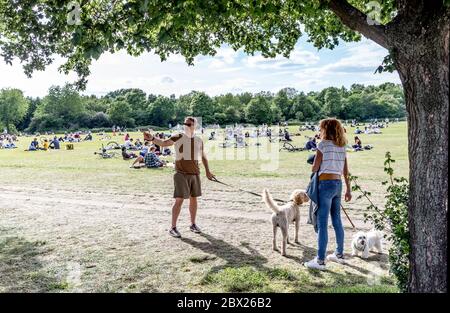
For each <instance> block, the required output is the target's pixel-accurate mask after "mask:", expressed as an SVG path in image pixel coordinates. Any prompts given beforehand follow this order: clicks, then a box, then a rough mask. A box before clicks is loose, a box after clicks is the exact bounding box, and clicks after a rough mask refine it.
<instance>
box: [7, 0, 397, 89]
mask: <svg viewBox="0 0 450 313" xmlns="http://www.w3.org/2000/svg"><path fill="white" fill-rule="evenodd" d="M329 2H330V1H329V0H322V1H320V0H302V1H298V0H233V1H230V0H178V1H168V0H128V1H125V0H124V1H119V0H90V1H88V0H79V23H72V22H71V23H68V17H69V18H71V21H75V20H76V19H77V18H78V15H77V13H78V11H77V9H76V8H74V7H72V6H71V5H69V4H70V3H73V1H68V0H65V1H57V0H0V53H1V56H2V57H3V58H4V60H5V61H6V62H7V63H9V64H11V63H12V61H13V60H14V59H15V58H18V59H19V60H20V61H22V62H23V64H24V65H23V68H24V71H25V73H26V74H27V75H28V76H31V74H32V73H33V71H35V70H44V69H45V67H46V66H47V65H49V64H50V63H52V61H53V58H54V56H55V55H59V56H61V57H62V58H64V59H65V60H66V63H65V64H63V65H62V66H61V68H60V69H61V70H62V71H63V72H65V73H68V72H70V71H75V72H76V73H77V74H78V75H79V81H78V82H77V86H78V87H80V88H84V87H85V85H86V82H87V80H86V79H87V77H88V75H89V65H90V64H91V62H92V60H93V59H98V58H99V57H100V56H101V55H102V54H103V53H105V52H111V53H114V52H117V51H119V50H122V49H125V50H126V51H127V53H129V54H130V55H133V56H137V55H140V54H142V53H144V52H149V51H152V52H154V53H156V54H157V55H159V56H160V58H161V60H165V59H167V57H168V55H170V54H180V55H182V56H184V57H185V59H186V61H187V62H188V63H189V64H193V61H194V57H195V56H197V55H214V54H215V53H216V51H217V48H219V47H220V46H221V45H222V44H225V43H227V44H229V45H230V46H231V47H232V48H233V49H235V50H238V49H241V48H242V49H243V50H244V51H245V52H246V53H248V54H253V53H255V52H256V51H260V52H261V53H262V55H263V56H265V57H274V56H275V55H276V54H282V55H284V56H286V57H287V56H289V53H290V52H291V51H292V50H293V49H294V46H295V44H296V43H297V41H298V39H299V37H300V36H301V35H302V34H303V32H306V33H307V34H308V35H309V41H311V42H312V43H313V44H314V45H315V46H316V47H317V48H330V49H332V48H333V47H335V46H336V45H337V44H338V42H339V39H342V40H344V41H354V40H359V39H360V35H359V34H357V33H356V32H354V31H352V30H350V28H348V27H347V26H345V25H344V24H342V22H341V20H340V19H339V18H338V17H337V16H336V15H335V14H334V13H333V12H332V11H331V10H330V9H328V7H329ZM367 2H368V1H364V0H354V1H350V4H352V5H353V6H354V7H356V8H358V9H360V10H361V11H366V12H371V11H373V10H374V8H372V7H370V6H369V7H366V4H367ZM378 2H379V3H380V4H381V7H380V8H381V11H380V15H379V19H380V20H381V21H382V22H388V21H389V20H390V19H391V17H392V16H393V12H395V10H394V2H395V1H394V0H380V1H378ZM76 21H78V20H76ZM71 24H72V25H71Z"/></svg>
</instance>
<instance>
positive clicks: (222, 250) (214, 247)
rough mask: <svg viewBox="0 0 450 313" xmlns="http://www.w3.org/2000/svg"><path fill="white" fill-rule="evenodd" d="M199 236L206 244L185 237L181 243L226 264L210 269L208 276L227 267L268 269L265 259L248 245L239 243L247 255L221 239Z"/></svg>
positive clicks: (204, 235) (205, 235) (206, 235)
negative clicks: (213, 256)
mask: <svg viewBox="0 0 450 313" xmlns="http://www.w3.org/2000/svg"><path fill="white" fill-rule="evenodd" d="M200 236H202V237H203V238H205V239H206V240H208V242H200V241H195V240H193V239H190V238H185V237H182V238H181V241H183V242H185V243H187V244H189V245H191V246H192V247H194V248H196V249H199V250H201V251H203V252H204V253H207V254H212V255H215V256H216V257H217V258H220V259H222V260H224V261H225V262H226V263H225V264H223V265H219V266H215V267H213V268H211V269H210V271H209V274H213V273H217V272H218V271H220V270H222V269H224V268H227V267H242V266H254V267H255V268H256V269H258V270H269V268H268V267H266V266H265V264H266V263H267V261H268V260H267V258H266V257H264V256H263V255H261V254H260V253H259V252H258V251H257V250H255V249H254V248H252V247H251V246H250V244H249V243H245V242H244V243H241V246H242V247H244V248H246V249H247V250H248V253H247V252H244V251H243V250H241V249H239V248H238V247H236V246H234V245H232V244H229V243H227V242H225V241H224V240H222V239H217V238H215V237H213V236H211V235H208V234H205V233H202V234H200Z"/></svg>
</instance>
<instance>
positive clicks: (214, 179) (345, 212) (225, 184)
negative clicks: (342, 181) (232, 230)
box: [211, 177, 356, 229]
mask: <svg viewBox="0 0 450 313" xmlns="http://www.w3.org/2000/svg"><path fill="white" fill-rule="evenodd" d="M211 180H212V181H213V182H216V183H219V184H222V185H224V186H227V187H230V188H233V189H237V190H239V191H241V192H245V193H248V194H251V195H254V196H257V197H261V195H260V194H257V193H256V192H253V191H248V190H244V189H242V188H238V187H235V186H232V185H230V184H227V183H224V182H221V181H220V180H218V179H217V178H216V177H213V179H211ZM273 200H275V201H278V202H281V203H287V201H285V200H281V199H276V198H274V199H273ZM341 209H342V211H344V214H345V216H346V217H347V219H348V221H349V222H350V224H352V227H353V228H354V229H355V228H356V227H355V224H353V222H352V220H351V219H350V216H348V214H347V211H345V209H344V206H343V205H342V203H341Z"/></svg>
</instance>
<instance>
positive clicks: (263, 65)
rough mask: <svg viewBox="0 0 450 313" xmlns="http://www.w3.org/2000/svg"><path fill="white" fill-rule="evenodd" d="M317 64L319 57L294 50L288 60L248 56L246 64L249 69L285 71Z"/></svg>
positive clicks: (280, 56)
mask: <svg viewBox="0 0 450 313" xmlns="http://www.w3.org/2000/svg"><path fill="white" fill-rule="evenodd" d="M317 62H319V56H318V55H316V54H314V53H312V52H310V51H305V50H294V51H292V52H291V55H290V56H289V58H285V57H284V56H282V55H277V56H276V57H275V58H265V57H263V56H262V55H261V54H257V55H254V56H249V57H247V59H246V64H247V66H248V67H251V68H255V67H256V68H259V69H263V70H266V69H287V68H291V67H299V66H305V65H313V64H316V63H317Z"/></svg>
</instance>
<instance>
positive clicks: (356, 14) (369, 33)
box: [325, 0, 388, 49]
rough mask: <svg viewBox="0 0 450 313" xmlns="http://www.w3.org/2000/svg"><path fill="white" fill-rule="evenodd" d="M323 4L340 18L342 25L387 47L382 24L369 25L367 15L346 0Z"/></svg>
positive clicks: (334, 0) (331, 0)
mask: <svg viewBox="0 0 450 313" xmlns="http://www.w3.org/2000/svg"><path fill="white" fill-rule="evenodd" d="M325 4H326V5H327V7H328V8H329V9H330V10H331V11H333V13H334V14H336V15H337V16H338V17H339V18H340V19H341V22H342V23H343V24H344V25H346V26H347V27H349V28H350V29H352V30H354V31H357V32H359V33H361V34H362V35H364V36H365V37H367V38H369V39H371V40H373V41H375V42H376V43H377V44H379V45H380V46H382V47H384V48H386V49H388V44H387V36H386V33H385V27H384V26H383V25H369V24H368V23H367V15H366V14H364V13H362V12H361V11H359V10H358V9H357V8H355V7H354V6H352V5H351V4H349V3H348V2H347V1H346V0H330V1H327V2H326V3H325Z"/></svg>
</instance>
